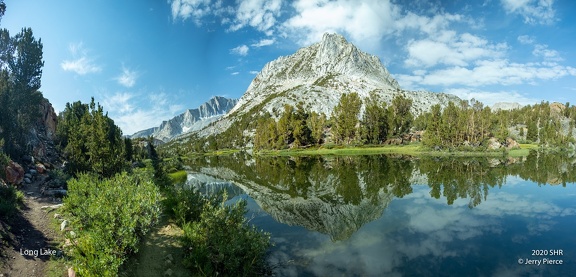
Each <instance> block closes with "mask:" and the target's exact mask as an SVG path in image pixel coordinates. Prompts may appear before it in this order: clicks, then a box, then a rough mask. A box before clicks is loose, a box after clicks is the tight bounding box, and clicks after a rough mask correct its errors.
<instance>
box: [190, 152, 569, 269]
mask: <svg viewBox="0 0 576 277" xmlns="http://www.w3.org/2000/svg"><path fill="white" fill-rule="evenodd" d="M575 164H576V157H570V156H567V155H565V154H563V153H549V154H544V153H539V152H532V153H531V154H530V155H529V156H528V157H524V158H504V157H503V158H492V157H491V158H485V157H481V158H452V157H442V158H414V157H407V156H385V155H370V156H330V157H258V158H254V157H252V156H249V155H244V154H235V155H233V156H220V157H204V158H200V159H197V160H195V161H193V162H191V163H190V165H189V168H188V170H189V175H188V181H187V182H188V184H190V185H191V186H195V187H197V188H200V189H202V190H203V191H205V192H211V191H216V190H219V189H225V190H227V191H228V195H229V197H230V198H231V200H230V201H236V200H238V199H245V200H246V201H247V203H248V209H249V211H248V213H247V215H246V216H247V217H248V218H249V219H250V223H252V224H254V225H256V226H257V227H258V228H259V229H263V230H265V231H267V232H270V233H271V236H272V241H273V242H274V244H275V245H274V246H273V247H272V248H271V249H270V253H269V258H268V259H269V262H270V264H271V265H272V266H273V267H274V271H275V274H276V276H571V275H572V274H573V273H574V272H576V232H575V231H576V186H575V185H574V182H576V170H575ZM560 263H561V264H560Z"/></svg>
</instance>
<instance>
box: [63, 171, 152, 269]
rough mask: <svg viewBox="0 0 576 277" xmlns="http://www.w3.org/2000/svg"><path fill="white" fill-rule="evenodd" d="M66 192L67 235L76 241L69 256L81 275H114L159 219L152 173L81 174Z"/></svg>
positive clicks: (69, 185) (69, 251) (72, 181)
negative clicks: (105, 177)
mask: <svg viewBox="0 0 576 277" xmlns="http://www.w3.org/2000/svg"><path fill="white" fill-rule="evenodd" d="M68 189H69V190H68V196H67V197H66V198H65V199H64V207H65V212H66V214H67V215H66V218H68V219H69V220H70V222H71V223H70V228H71V229H72V231H74V233H75V236H72V235H70V240H71V241H74V243H72V246H71V248H70V249H69V250H67V254H68V255H69V256H70V257H71V260H72V263H73V266H74V269H75V270H76V272H78V273H79V274H80V275H81V276H116V275H118V269H119V267H120V266H121V265H122V263H123V262H124V261H125V260H126V259H127V256H128V255H129V254H131V253H135V252H137V251H138V248H137V245H138V242H139V241H140V239H141V238H142V237H143V236H144V235H145V234H146V233H147V232H148V231H149V230H150V228H151V227H152V226H153V224H155V223H156V222H157V220H158V217H159V215H160V202H159V201H160V192H159V189H158V187H157V186H156V185H154V182H153V181H152V176H151V173H149V172H146V171H143V170H139V169H135V170H134V173H133V174H132V175H128V174H127V173H125V172H124V173H121V174H117V175H115V176H114V177H112V178H110V179H100V178H98V177H97V176H96V175H89V174H80V175H79V176H78V178H77V179H72V180H71V181H69V182H68ZM69 234H70V233H69Z"/></svg>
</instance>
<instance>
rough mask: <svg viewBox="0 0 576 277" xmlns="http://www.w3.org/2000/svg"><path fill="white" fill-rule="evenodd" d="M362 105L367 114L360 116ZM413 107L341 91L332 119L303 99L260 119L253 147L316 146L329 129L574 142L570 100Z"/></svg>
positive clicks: (364, 137)
mask: <svg viewBox="0 0 576 277" xmlns="http://www.w3.org/2000/svg"><path fill="white" fill-rule="evenodd" d="M362 104H364V113H363V115H362V116H361V117H360V113H361V108H362ZM551 106H555V108H554V109H551ZM411 108H412V100H411V99H409V98H407V97H406V96H404V95H402V94H398V95H396V96H395V97H394V98H393V100H392V102H391V103H390V105H387V104H386V103H383V102H382V101H380V99H379V97H378V95H377V94H376V92H372V93H371V94H370V96H369V97H367V98H365V99H364V100H363V99H361V98H360V97H359V95H358V94H357V93H349V94H344V95H342V97H341V98H340V101H339V103H338V105H337V106H336V107H335V108H334V111H333V113H332V115H331V118H330V119H327V117H326V115H325V114H318V113H316V112H307V111H306V110H305V109H304V108H303V103H299V104H298V105H297V106H296V108H294V107H293V106H290V105H285V106H284V110H283V112H282V113H281V114H280V115H279V116H278V117H277V118H278V119H277V120H276V119H274V117H273V116H272V115H270V114H269V113H266V114H265V115H264V116H261V117H260V118H258V120H257V121H256V128H255V134H254V148H255V149H256V150H262V149H284V148H288V147H306V146H313V145H316V146H318V145H323V144H325V143H326V141H327V140H328V137H327V135H328V134H331V141H332V142H333V143H334V144H339V145H350V144H354V145H358V144H382V143H385V142H386V141H387V140H390V139H393V138H400V137H402V136H403V135H405V134H407V133H411V132H412V133H416V132H418V131H422V132H421V133H422V143H423V145H425V146H428V147H431V148H441V149H442V148H448V149H452V148H458V147H480V148H482V147H486V146H487V141H488V140H489V139H490V138H496V139H497V140H499V141H500V142H505V141H506V139H507V138H509V137H511V138H513V139H516V140H518V141H521V142H526V143H538V144H542V145H548V146H550V145H562V144H565V143H567V142H570V141H574V138H573V129H574V126H575V122H576V107H574V106H570V104H569V103H566V104H565V105H560V104H552V105H551V104H550V103H549V102H541V103H539V104H535V105H527V106H524V107H522V108H520V109H513V110H497V111H492V110H491V109H490V107H487V106H484V104H483V103H481V102H479V101H477V100H475V99H472V100H470V101H468V100H464V101H460V102H458V103H454V102H449V103H448V105H447V106H446V107H444V108H442V107H441V106H440V105H439V104H437V105H434V106H432V107H431V109H430V111H428V112H425V113H423V114H421V115H420V116H418V117H417V118H414V116H413V115H412V113H411V112H410V110H411ZM399 142H402V140H399ZM396 143H398V142H396Z"/></svg>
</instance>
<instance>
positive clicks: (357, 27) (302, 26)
mask: <svg viewBox="0 0 576 277" xmlns="http://www.w3.org/2000/svg"><path fill="white" fill-rule="evenodd" d="M292 6H293V8H294V9H295V10H296V15H294V16H293V17H291V18H289V19H288V20H287V21H286V22H284V23H283V26H282V27H283V30H284V32H286V33H288V34H289V35H292V36H293V37H297V38H298V37H299V38H301V39H300V41H299V42H300V43H301V44H303V45H306V44H311V43H313V42H317V41H319V40H320V39H321V38H322V35H323V34H324V33H326V32H338V33H341V34H347V35H348V36H349V37H350V39H351V40H352V41H353V42H359V41H364V40H380V39H381V38H382V37H383V36H384V35H387V34H391V33H393V32H394V31H395V21H396V19H398V18H399V16H400V9H399V7H398V6H396V5H394V4H392V3H390V1H379V0H368V1H363V2H361V3H359V2H357V1H348V0H337V1H324V0H316V1H310V0H299V1H294V3H293V4H292Z"/></svg>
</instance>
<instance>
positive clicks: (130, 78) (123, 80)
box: [116, 66, 139, 88]
mask: <svg viewBox="0 0 576 277" xmlns="http://www.w3.org/2000/svg"><path fill="white" fill-rule="evenodd" d="M138 76H139V74H138V72H136V71H134V70H130V69H128V68H126V67H124V66H123V67H122V74H120V76H118V77H116V81H118V84H120V85H122V86H125V87H127V88H131V87H133V86H134V85H135V84H136V79H138Z"/></svg>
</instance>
